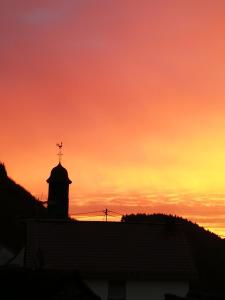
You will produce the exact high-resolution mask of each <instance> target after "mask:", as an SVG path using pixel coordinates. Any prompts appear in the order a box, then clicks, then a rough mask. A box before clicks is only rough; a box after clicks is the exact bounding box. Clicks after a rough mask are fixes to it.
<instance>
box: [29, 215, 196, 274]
mask: <svg viewBox="0 0 225 300" xmlns="http://www.w3.org/2000/svg"><path fill="white" fill-rule="evenodd" d="M26 253H27V255H26V258H25V265H26V267H28V268H34V267H35V266H37V264H39V263H40V262H41V263H40V265H41V266H42V267H43V268H47V269H75V270H78V271H79V272H81V274H82V275H84V276H86V277H90V278H92V277H95V278H96V277H98V278H101V277H103V276H104V277H108V278H110V277H113V276H114V277H115V276H116V277H117V278H118V276H119V277H122V278H123V277H126V278H129V277H130V278H138V279H139V278H154V279H177V280H183V279H190V278H192V277H193V276H195V275H196V273H195V268H194V266H193V261H192V257H191V253H190V249H189V246H188V244H187V242H186V240H185V238H184V236H183V235H182V233H181V232H180V231H179V230H174V231H173V232H171V231H170V230H169V231H168V230H167V229H166V228H165V226H164V225H152V224H132V223H120V222H108V223H107V222H78V221H77V222H62V221H51V222H48V221H44V220H43V221H31V222H30V223H29V224H28V238H27V251H26Z"/></svg>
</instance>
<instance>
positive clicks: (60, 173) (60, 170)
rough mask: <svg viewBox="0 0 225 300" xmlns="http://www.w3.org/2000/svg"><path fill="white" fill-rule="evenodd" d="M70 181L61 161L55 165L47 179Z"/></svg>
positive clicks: (50, 180) (49, 180) (48, 180)
mask: <svg viewBox="0 0 225 300" xmlns="http://www.w3.org/2000/svg"><path fill="white" fill-rule="evenodd" d="M53 181H54V182H60V181H63V182H65V181H66V182H68V183H71V182H72V181H71V180H70V179H69V177H68V172H67V170H66V169H65V168H64V167H63V166H62V165H61V163H58V165H57V166H56V167H54V168H53V169H52V171H51V174H50V177H49V178H48V179H47V182H48V183H50V182H53Z"/></svg>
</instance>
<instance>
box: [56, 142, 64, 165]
mask: <svg viewBox="0 0 225 300" xmlns="http://www.w3.org/2000/svg"><path fill="white" fill-rule="evenodd" d="M56 146H57V147H58V149H59V152H58V153H57V155H58V156H59V163H60V164H61V161H62V156H63V152H62V146H63V144H62V142H61V143H60V144H59V143H58V144H56Z"/></svg>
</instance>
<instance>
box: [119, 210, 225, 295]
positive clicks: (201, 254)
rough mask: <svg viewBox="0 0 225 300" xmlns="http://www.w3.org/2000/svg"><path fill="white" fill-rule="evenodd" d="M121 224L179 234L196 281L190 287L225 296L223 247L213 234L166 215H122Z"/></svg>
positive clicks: (193, 224) (189, 222)
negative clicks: (155, 227)
mask: <svg viewBox="0 0 225 300" xmlns="http://www.w3.org/2000/svg"><path fill="white" fill-rule="evenodd" d="M121 221H122V222H132V223H133V222H135V223H140V222H141V223H143V222H144V223H152V224H155V223H160V224H165V226H166V227H167V229H168V230H171V231H173V230H181V231H182V232H183V233H184V235H185V237H186V239H187V241H188V242H189V244H190V247H191V252H192V256H193V259H194V263H195V266H196V268H197V271H198V281H197V282H195V283H193V285H192V289H193V290H198V291H199V290H201V291H205V292H206V293H210V292H215V291H216V292H217V293H220V292H221V293H222V292H225V287H224V278H225V251H224V250H225V243H224V240H223V239H221V238H220V237H219V236H217V235H216V234H214V233H212V232H210V231H208V230H206V229H204V228H203V227H201V226H199V225H197V224H196V223H192V222H191V221H189V220H187V219H184V218H182V217H178V216H175V215H166V214H131V215H124V216H123V217H122V219H121Z"/></svg>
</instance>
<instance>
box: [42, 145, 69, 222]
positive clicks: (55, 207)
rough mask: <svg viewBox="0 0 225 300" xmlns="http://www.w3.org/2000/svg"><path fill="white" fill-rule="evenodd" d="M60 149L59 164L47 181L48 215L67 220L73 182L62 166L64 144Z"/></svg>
mask: <svg viewBox="0 0 225 300" xmlns="http://www.w3.org/2000/svg"><path fill="white" fill-rule="evenodd" d="M57 146H58V147H59V153H58V155H59V163H58V165H57V166H56V167H54V168H53V169H52V171H51V174H50V177H49V178H48V179H47V183H48V184H49V189H48V215H49V217H50V218H59V219H67V218H68V209H69V185H70V184H71V183H72V181H71V180H70V179H69V177H68V172H67V170H66V169H65V168H64V167H63V166H62V164H61V156H62V143H61V144H57Z"/></svg>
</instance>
